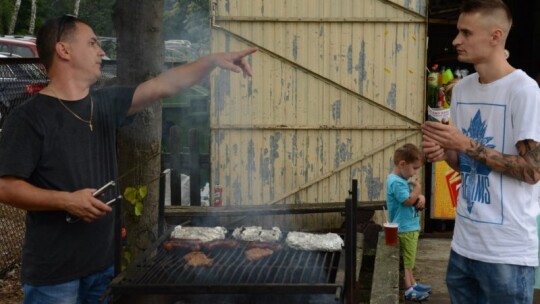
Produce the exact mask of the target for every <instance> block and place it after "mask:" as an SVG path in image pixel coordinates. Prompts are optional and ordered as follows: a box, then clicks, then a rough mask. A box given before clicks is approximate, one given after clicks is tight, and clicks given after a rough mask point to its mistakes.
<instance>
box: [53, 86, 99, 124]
mask: <svg viewBox="0 0 540 304" xmlns="http://www.w3.org/2000/svg"><path fill="white" fill-rule="evenodd" d="M49 89H50V90H51V91H52V92H53V93H54V95H55V97H56V99H58V101H59V102H60V104H61V105H62V106H64V108H65V109H66V110H68V112H69V113H71V115H73V116H74V117H75V118H77V119H78V120H80V121H82V122H84V123H86V124H88V127H89V128H90V131H94V130H93V125H92V116H93V114H94V100H93V99H92V95H91V94H89V95H90V119H88V120H86V119H82V118H81V117H80V116H79V115H77V114H75V112H73V111H71V109H70V108H68V106H66V105H65V104H64V102H63V101H62V99H60V97H58V94H56V92H55V91H54V90H53V89H52V88H51V87H49Z"/></svg>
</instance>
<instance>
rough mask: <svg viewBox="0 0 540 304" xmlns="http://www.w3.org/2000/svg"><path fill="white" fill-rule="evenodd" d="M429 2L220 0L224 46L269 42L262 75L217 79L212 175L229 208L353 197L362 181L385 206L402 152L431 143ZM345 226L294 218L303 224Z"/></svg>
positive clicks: (259, 61) (216, 38)
mask: <svg viewBox="0 0 540 304" xmlns="http://www.w3.org/2000/svg"><path fill="white" fill-rule="evenodd" d="M425 6H426V0H273V1H264V0H226V1H225V0H217V1H215V6H214V7H213V25H214V27H213V31H212V49H213V51H226V50H239V49H243V48H246V47H250V46H257V47H259V52H257V53H255V54H254V55H252V56H251V58H250V60H251V63H252V66H253V72H254V75H253V78H251V79H244V78H242V77H238V76H236V75H234V76H231V75H230V72H227V71H222V70H217V71H215V72H214V73H213V74H212V76H211V86H212V101H213V102H212V103H211V130H212V141H211V162H212V165H211V170H212V172H211V179H212V184H213V185H214V184H220V185H222V186H223V187H224V193H223V200H224V204H226V205H248V204H282V203H283V204H300V203H305V202H318V203H325V202H335V201H343V200H345V198H346V197H347V195H348V191H349V190H350V186H351V179H353V178H354V179H358V180H359V185H360V186H359V194H360V199H361V200H380V199H384V196H385V187H384V182H385V180H386V175H387V174H388V173H389V172H390V170H391V168H392V166H393V165H392V156H393V151H394V149H395V148H396V147H397V146H399V145H401V144H403V143H405V142H414V143H417V144H419V143H420V140H421V136H420V133H419V132H418V128H419V125H420V124H421V123H422V121H423V119H424V83H425V72H424V71H425V70H424V66H425V41H426V38H425V35H426V17H425ZM213 185H212V186H213ZM281 219H283V218H280V219H272V220H270V221H275V220H281ZM341 220H342V219H341V218H340V216H339V215H334V216H333V218H332V217H330V218H329V217H328V216H322V215H306V216H295V222H297V224H299V225H308V224H315V225H318V226H321V225H323V226H324V225H328V226H336V225H339V223H340V221H341ZM266 221H268V219H266ZM323 222H324V223H323Z"/></svg>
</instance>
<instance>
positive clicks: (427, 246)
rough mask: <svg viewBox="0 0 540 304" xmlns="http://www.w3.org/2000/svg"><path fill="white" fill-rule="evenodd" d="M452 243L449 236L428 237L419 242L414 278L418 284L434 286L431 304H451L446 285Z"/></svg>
mask: <svg viewBox="0 0 540 304" xmlns="http://www.w3.org/2000/svg"><path fill="white" fill-rule="evenodd" d="M450 242H451V239H450V237H449V236H448V237H446V236H445V237H440V236H435V237H434V236H426V237H421V238H420V239H419V241H418V249H417V255H416V269H415V273H414V276H415V279H416V280H417V281H418V282H421V283H426V284H430V285H432V286H433V291H432V292H431V295H430V296H429V300H428V303H429V304H449V303H450V298H449V297H448V290H447V289H446V283H445V277H446V267H447V265H448V255H449V254H450Z"/></svg>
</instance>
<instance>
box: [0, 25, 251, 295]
mask: <svg viewBox="0 0 540 304" xmlns="http://www.w3.org/2000/svg"><path fill="white" fill-rule="evenodd" d="M37 47H38V51H39V54H40V60H41V61H42V62H43V64H44V65H45V67H46V69H47V74H48V76H49V79H50V82H49V85H48V86H47V87H46V88H44V89H43V90H42V91H41V92H40V93H39V94H36V95H35V96H33V97H32V98H31V99H30V100H28V102H26V103H25V104H23V105H21V106H19V107H17V108H16V109H15V110H14V111H13V112H12V114H10V116H9V117H8V118H7V120H6V122H5V125H4V129H3V131H2V136H1V138H0V201H1V202H3V203H6V204H9V205H12V206H14V207H17V208H21V209H24V210H27V211H28V212H27V217H26V236H25V244H24V248H23V264H22V272H21V277H22V282H23V284H24V293H25V295H24V301H25V303H51V304H52V303H54V304H56V303H98V302H99V298H100V297H101V296H102V295H103V293H104V292H105V290H106V288H107V286H108V284H109V283H110V280H111V278H112V274H113V267H112V265H113V256H114V255H113V216H112V214H111V213H110V212H111V211H112V209H111V207H110V206H108V205H106V204H104V203H103V201H108V200H110V199H112V198H114V197H116V195H117V193H114V191H109V192H107V193H105V194H104V195H103V196H102V197H98V198H96V197H94V196H93V192H94V191H96V189H97V188H99V187H100V186H102V185H104V184H105V183H107V182H108V181H110V180H116V179H117V178H118V172H117V162H116V154H115V147H116V133H117V129H118V128H119V127H121V126H122V125H124V124H126V123H129V121H130V116H132V115H133V114H135V113H137V112H140V111H141V110H143V109H144V108H146V107H148V106H150V105H151V104H153V103H154V102H157V101H158V100H160V98H163V97H167V96H171V95H174V94H177V93H178V92H179V91H181V90H182V89H186V88H188V87H190V86H191V85H193V84H195V83H197V82H198V81H200V80H201V79H202V78H203V77H204V76H206V75H207V74H208V73H210V72H211V71H212V70H213V69H214V68H215V67H221V68H224V69H228V70H232V71H233V72H243V74H244V76H251V67H250V66H249V64H248V63H247V61H246V58H245V57H246V56H248V55H250V54H252V53H253V52H255V51H256V49H254V48H252V49H248V50H244V51H240V52H231V53H218V54H212V55H209V56H205V57H202V58H200V59H199V60H197V61H195V62H192V63H189V64H186V65H183V66H179V67H175V68H173V69H170V70H168V71H166V72H164V73H162V74H160V75H158V76H157V77H155V78H153V79H150V80H148V81H146V82H144V83H141V84H139V85H138V86H128V87H110V88H105V89H101V90H97V91H92V92H90V90H89V89H90V86H91V85H92V84H94V83H95V82H96V81H97V79H98V78H99V76H100V73H101V58H102V57H103V56H104V55H105V53H104V52H103V50H102V49H101V47H100V46H99V43H98V40H97V37H96V35H95V34H94V32H93V30H92V29H91V28H90V27H89V26H88V25H87V24H86V23H84V22H82V21H81V20H80V19H77V18H76V17H73V16H63V17H61V18H58V19H54V20H51V21H49V22H47V23H46V24H45V25H43V27H42V28H41V29H40V31H39V33H38V37H37ZM66 216H69V217H73V218H77V219H80V220H79V221H76V222H68V221H66ZM106 301H107V300H105V302H106Z"/></svg>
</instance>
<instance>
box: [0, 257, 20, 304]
mask: <svg viewBox="0 0 540 304" xmlns="http://www.w3.org/2000/svg"><path fill="white" fill-rule="evenodd" d="M19 270H20V265H15V267H13V269H11V270H9V271H8V272H7V273H6V274H5V275H3V276H2V277H0V304H14V303H22V299H23V292H22V287H21V282H20V272H19Z"/></svg>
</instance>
